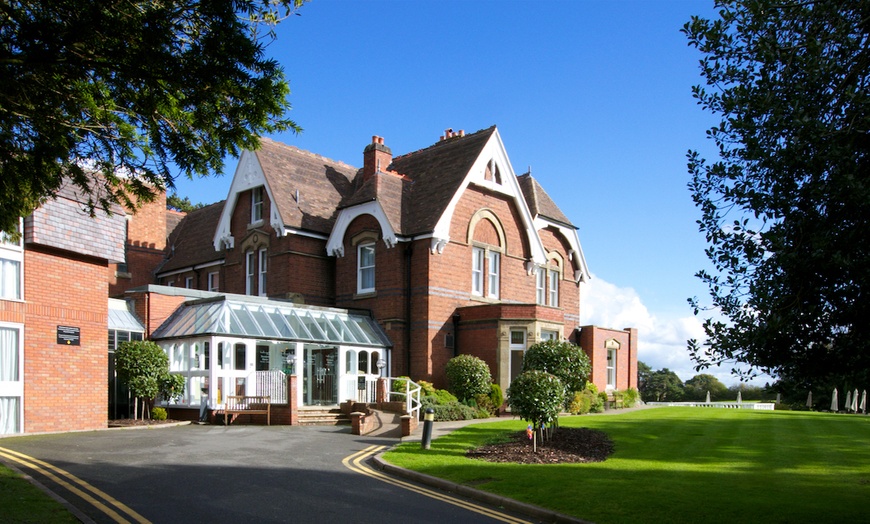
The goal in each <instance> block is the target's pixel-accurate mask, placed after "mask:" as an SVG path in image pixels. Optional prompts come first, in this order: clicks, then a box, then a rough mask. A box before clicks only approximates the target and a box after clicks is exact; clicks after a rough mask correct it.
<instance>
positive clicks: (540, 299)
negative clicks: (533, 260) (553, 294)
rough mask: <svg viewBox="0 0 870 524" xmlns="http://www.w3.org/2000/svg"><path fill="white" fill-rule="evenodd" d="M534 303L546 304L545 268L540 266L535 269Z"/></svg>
mask: <svg viewBox="0 0 870 524" xmlns="http://www.w3.org/2000/svg"><path fill="white" fill-rule="evenodd" d="M535 304H538V305H541V306H545V305H547V270H545V269H544V268H542V267H538V268H536V269H535Z"/></svg>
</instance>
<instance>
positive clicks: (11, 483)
mask: <svg viewBox="0 0 870 524" xmlns="http://www.w3.org/2000/svg"><path fill="white" fill-rule="evenodd" d="M0 508H2V509H0V522H19V523H27V522H34V523H36V522H52V523H65V522H69V523H71V524H72V523H77V522H79V520H78V519H77V518H75V517H74V516H73V514H72V513H70V512H69V511H67V510H66V508H64V507H63V506H61V505H60V503H59V502H57V501H55V500H54V499H52V498H51V497H49V496H48V495H46V494H45V493H43V492H42V491H40V490H39V489H38V488H37V487H36V486H34V485H33V484H31V483H30V482H27V481H26V480H25V479H24V478H23V477H22V476H21V475H19V474H18V473H16V472H14V471H12V470H11V469H9V468H7V467H6V466H4V465H3V464H0Z"/></svg>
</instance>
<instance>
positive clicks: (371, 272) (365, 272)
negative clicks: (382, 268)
mask: <svg viewBox="0 0 870 524" xmlns="http://www.w3.org/2000/svg"><path fill="white" fill-rule="evenodd" d="M364 252H370V253H371V263H370V264H367V263H364V262H363V253H364ZM376 255H377V252H376V250H375V243H374V242H364V243H362V244H359V245H358V246H356V292H357V293H360V294H362V293H374V291H375V268H376V267H377V261H376V259H375V257H376ZM366 277H370V280H371V285H367V284H366V282H365V281H366Z"/></svg>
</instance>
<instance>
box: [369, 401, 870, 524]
mask: <svg viewBox="0 0 870 524" xmlns="http://www.w3.org/2000/svg"><path fill="white" fill-rule="evenodd" d="M560 424H561V425H562V426H563V427H588V428H594V429H600V430H602V431H605V432H606V433H607V434H608V435H609V436H610V438H611V439H612V440H613V441H614V444H615V452H614V454H613V455H611V457H610V458H609V459H607V460H606V461H604V462H600V463H592V464H551V465H521V464H495V463H489V462H485V461H482V460H474V459H468V458H466V457H465V451H466V450H468V449H471V448H475V447H478V446H480V445H482V444H484V443H487V442H491V441H493V440H497V439H499V438H502V437H503V435H504V434H505V433H506V432H509V431H516V430H520V429H522V428H524V427H525V425H526V424H525V423H524V422H522V421H519V420H512V421H502V422H495V423H485V424H479V425H472V426H468V427H466V428H462V429H458V430H456V431H455V432H453V433H451V434H449V435H447V436H445V437H441V438H439V439H437V440H435V441H433V442H432V445H431V449H430V450H421V449H420V444H419V443H407V444H403V445H400V446H398V447H397V448H395V449H394V450H392V451H390V452H388V453H387V454H386V455H385V456H384V459H385V460H387V461H388V462H390V463H392V464H395V465H398V466H401V467H404V468H407V469H411V470H415V471H419V472H421V473H426V474H428V475H432V476H435V477H440V478H443V479H447V480H450V481H453V482H456V483H459V484H465V485H469V486H474V487H475V488H477V489H481V490H484V491H488V492H491V493H496V494H498V495H503V496H506V497H510V498H512V499H516V500H520V501H522V502H526V503H530V504H535V505H538V506H542V507H545V508H549V509H551V510H554V511H558V512H560V513H565V514H567V515H573V516H575V517H579V518H582V519H587V520H591V521H593V522H596V523H599V524H606V523H611V522H657V523H658V522H692V523H696V522H705V523H716V522H723V523H724V522H727V523H729V524H730V523H733V522H833V521H842V522H848V521H856V522H859V521H863V520H865V519H866V505H867V501H868V500H870V417H862V416H849V415H838V414H832V413H813V412H796V411H795V412H792V411H744V410H729V409H714V408H711V409H701V408H677V407H674V408H655V409H645V410H639V411H633V412H628V413H624V414H619V415H612V416H580V417H563V418H561V419H560Z"/></svg>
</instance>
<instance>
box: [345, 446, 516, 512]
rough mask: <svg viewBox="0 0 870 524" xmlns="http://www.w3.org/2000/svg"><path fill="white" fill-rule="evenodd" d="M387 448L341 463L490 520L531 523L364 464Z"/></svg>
mask: <svg viewBox="0 0 870 524" xmlns="http://www.w3.org/2000/svg"><path fill="white" fill-rule="evenodd" d="M385 448H386V446H377V445H373V446H369V447H367V448H365V449H363V450H362V451H358V452H356V453H354V454H353V455H350V456H348V457H345V458H344V459H343V460H342V461H341V463H342V464H344V466H345V467H346V468H347V469H349V470H351V471H355V472H356V473H361V474H363V475H366V476H369V477H371V478H373V479H377V480H380V481H381V482H386V483H387V484H392V485H394V486H398V487H400V488H403V489H407V490H409V491H413V492H415V493H419V494H421V495H425V496H427V497H430V498H433V499H436V500H440V501H442V502H446V503H448V504H453V505H454V506H459V507H460V508H464V509H467V510H469V511H473V512H475V513H479V514H481V515H485V516H487V517H490V518H492V519H495V520H499V521H501V522H509V523H511V524H530V521H528V520H523V519H520V518H517V517H513V516H511V515H508V514H506V513H502V512H500V511H496V510H494V509H490V508H487V507H485V506H480V505H478V504H474V503H472V502H468V501H465V500H462V499H459V498H456V497H453V496H450V495H447V494H445V493H441V492H439V491H434V490H431V489H427V488H423V487H420V486H417V485H414V484H411V483H410V482H405V481H402V480H398V479H396V478H393V477H391V476H389V475H386V474H384V473H381V472H380V471H376V470H374V469H372V468H370V467H368V466H366V465H365V464H364V463H365V461H366V460H368V459H369V457H371V456H373V455H375V454H377V453H380V452H381V451H383V450H384V449H385Z"/></svg>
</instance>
